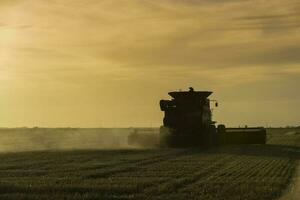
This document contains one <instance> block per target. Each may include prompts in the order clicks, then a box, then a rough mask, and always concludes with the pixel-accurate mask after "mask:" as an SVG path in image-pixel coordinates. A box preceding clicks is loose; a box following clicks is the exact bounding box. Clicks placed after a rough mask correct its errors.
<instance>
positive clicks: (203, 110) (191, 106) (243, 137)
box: [160, 88, 266, 147]
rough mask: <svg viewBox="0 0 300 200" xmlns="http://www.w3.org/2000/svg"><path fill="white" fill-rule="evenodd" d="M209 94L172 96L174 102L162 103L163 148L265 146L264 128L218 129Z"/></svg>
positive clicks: (220, 126) (197, 93) (192, 91)
mask: <svg viewBox="0 0 300 200" xmlns="http://www.w3.org/2000/svg"><path fill="white" fill-rule="evenodd" d="M211 94H212V92H210V91H195V90H194V89H193V88H190V89H189V91H175V92H169V95H170V96H171V97H172V99H171V100H161V101H160V109H161V111H164V113H165V115H164V119H163V126H162V127H161V128H160V145H161V146H170V147H186V146H213V145H217V144H252V143H254V144H264V143H265V142H266V130H265V129H264V128H261V127H259V128H243V129H240V128H230V129H226V128H225V126H224V125H222V124H220V125H219V126H218V128H216V126H215V123H216V122H215V121H213V120H212V110H211V107H210V102H211V101H212V102H215V106H216V107H217V106H218V102H217V101H215V100H210V99H209V98H208V97H209V96H210V95H211Z"/></svg>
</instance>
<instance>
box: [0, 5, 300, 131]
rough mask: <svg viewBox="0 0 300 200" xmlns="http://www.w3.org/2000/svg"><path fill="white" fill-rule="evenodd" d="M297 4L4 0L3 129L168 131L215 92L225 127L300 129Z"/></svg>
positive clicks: (0, 58)
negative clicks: (167, 104)
mask: <svg viewBox="0 0 300 200" xmlns="http://www.w3.org/2000/svg"><path fill="white" fill-rule="evenodd" d="M299 85H300V2H299V1H298V0H272V1H265V0H229V1H225V0H219V1H217V0H198V1H197V0H191V1H184V0H101V1H99V0H0V127H20V126H29V127H30V126H43V127H134V126H144V127H149V126H156V127H157V126H160V125H161V124H162V117H163V113H162V112H161V111H160V109H159V100H160V99H167V98H169V97H168V96H167V92H169V91H172V90H179V89H182V90H186V89H188V87H190V86H193V87H194V88H195V90H210V91H213V92H214V94H213V96H212V99H216V100H218V101H219V107H218V108H214V119H215V120H216V121H218V122H220V123H224V124H226V125H227V126H240V125H241V126H244V125H246V124H247V125H252V126H286V125H299V119H300V106H299V103H300V93H299V92H298V91H299V89H298V88H299Z"/></svg>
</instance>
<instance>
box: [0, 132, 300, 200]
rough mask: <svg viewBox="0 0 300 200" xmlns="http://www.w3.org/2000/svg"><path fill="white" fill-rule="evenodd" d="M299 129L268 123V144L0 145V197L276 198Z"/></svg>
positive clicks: (296, 155)
mask: <svg viewBox="0 0 300 200" xmlns="http://www.w3.org/2000/svg"><path fill="white" fill-rule="evenodd" d="M298 133H299V130H291V129H270V130H268V144H267V145H244V146H239V145H233V146H223V147H218V148H213V149H202V148H189V149H126V148H123V149H107V148H106V149H98V150H96V149H95V148H94V150H84V149H75V150H68V149H67V150H66V149H59V150H57V149H56V150H55V149H51V148H50V149H46V148H42V151H41V150H40V149H34V150H39V151H28V150H30V149H29V147H28V148H27V149H26V150H27V151H25V152H21V151H17V149H15V151H13V152H12V151H7V152H5V151H2V152H1V153H0V161H1V162H0V199H163V200H164V199H205V200H207V199H208V200H210V199H211V200H213V199H245V200H247V199H248V200H250V199H251V200H254V199H255V200H257V199H262V200H266V199H276V198H278V197H280V196H281V195H282V194H283V193H285V192H288V191H289V183H290V181H291V179H292V176H293V175H294V173H295V171H296V168H297V165H298V162H299V159H300V134H298ZM28 134H30V133H28ZM0 137H1V136H0ZM48 137H50V138H51V136H48ZM44 140H45V139H43V141H44ZM28 141H29V140H28ZM16 142H19V143H22V142H21V141H16ZM77 142H78V144H80V141H77ZM86 142H87V141H85V143H86ZM93 142H94V143H93ZM0 143H1V142H0ZM102 143H105V142H103V141H102ZM5 144H6V148H9V147H7V143H5ZM10 144H11V145H14V143H13V141H11V143H10ZM91 144H93V145H91V147H92V148H93V147H95V146H94V145H95V138H94V139H93V140H91ZM31 145H32V144H31ZM4 146H5V145H4ZM19 146H20V144H19ZM83 148H86V149H87V148H88V145H87V144H86V146H83Z"/></svg>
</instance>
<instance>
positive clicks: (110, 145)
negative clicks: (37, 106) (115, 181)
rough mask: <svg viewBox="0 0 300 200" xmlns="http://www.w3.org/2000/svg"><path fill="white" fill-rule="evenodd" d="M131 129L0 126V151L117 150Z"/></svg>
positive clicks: (125, 141)
mask: <svg viewBox="0 0 300 200" xmlns="http://www.w3.org/2000/svg"><path fill="white" fill-rule="evenodd" d="M132 130H133V129H131V128H97V129H82V128H14V129H6V128H1V129H0V152H19V151H40V150H79V149H120V148H133V146H130V145H128V141H127V140H128V136H129V134H130V133H132Z"/></svg>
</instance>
